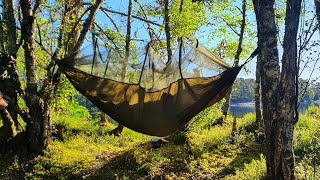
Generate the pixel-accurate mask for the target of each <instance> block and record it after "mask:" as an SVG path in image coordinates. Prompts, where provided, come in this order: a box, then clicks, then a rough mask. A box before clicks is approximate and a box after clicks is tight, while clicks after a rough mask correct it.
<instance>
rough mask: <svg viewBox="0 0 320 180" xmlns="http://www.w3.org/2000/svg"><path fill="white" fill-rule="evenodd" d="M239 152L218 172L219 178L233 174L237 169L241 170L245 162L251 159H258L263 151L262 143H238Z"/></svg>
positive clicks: (247, 162) (249, 161)
mask: <svg viewBox="0 0 320 180" xmlns="http://www.w3.org/2000/svg"><path fill="white" fill-rule="evenodd" d="M238 148H240V149H241V150H240V152H239V153H237V154H236V157H235V158H234V159H233V160H232V162H231V163H230V164H229V165H228V166H226V167H224V168H223V169H222V171H221V172H220V173H219V178H223V177H226V176H228V175H233V174H235V173H236V171H237V170H242V169H244V167H245V164H249V163H251V162H252V161H253V160H259V159H260V156H261V153H263V145H262V144H259V143H257V142H250V143H247V144H240V145H238Z"/></svg>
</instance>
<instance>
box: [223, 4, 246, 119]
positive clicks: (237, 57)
mask: <svg viewBox="0 0 320 180" xmlns="http://www.w3.org/2000/svg"><path fill="white" fill-rule="evenodd" d="M246 10H247V2H246V0H243V1H242V21H241V27H240V36H239V43H238V49H237V52H236V55H235V58H234V59H235V60H234V64H233V65H234V66H239V61H240V55H241V53H242V42H243V36H244V30H245V27H246ZM231 93H232V92H231V91H230V92H228V93H227V94H226V97H225V100H226V102H225V103H224V106H223V109H222V117H221V118H220V119H219V120H218V121H219V122H218V124H223V123H225V122H226V118H227V116H228V113H229V109H230V103H231Z"/></svg>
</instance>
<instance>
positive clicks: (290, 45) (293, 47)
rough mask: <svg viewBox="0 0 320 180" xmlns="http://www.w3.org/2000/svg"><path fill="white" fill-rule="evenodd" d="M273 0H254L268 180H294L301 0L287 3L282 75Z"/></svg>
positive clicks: (291, 0)
mask: <svg viewBox="0 0 320 180" xmlns="http://www.w3.org/2000/svg"><path fill="white" fill-rule="evenodd" d="M274 3H275V1H274V0H253V4H254V10H255V14H256V19H257V28H258V46H259V48H260V57H261V59H260V61H261V63H260V64H261V68H260V73H261V87H262V103H263V119H264V126H265V137H266V160H267V174H268V178H269V179H295V177H294V159H293V157H294V155H293V146H292V139H293V129H294V125H295V123H296V118H295V117H296V116H297V115H296V114H295V105H296V101H297V98H298V97H297V94H296V92H295V85H296V83H297V82H295V81H296V76H297V73H298V72H297V66H296V63H297V43H296V37H297V29H298V26H299V17H300V9H301V0H288V1H286V4H287V7H286V18H285V38H284V53H283V58H282V73H281V74H280V66H279V55H278V49H277V43H278V42H277V33H278V32H277V27H276V23H275V11H274Z"/></svg>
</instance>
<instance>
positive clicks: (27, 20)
mask: <svg viewBox="0 0 320 180" xmlns="http://www.w3.org/2000/svg"><path fill="white" fill-rule="evenodd" d="M31 6H32V2H31V1H29V0H21V1H20V7H21V11H22V18H23V19H22V24H21V38H23V40H24V44H23V48H24V56H25V66H26V75H27V87H26V93H27V95H26V104H27V106H28V108H29V117H30V122H28V124H27V133H28V150H29V151H30V152H32V153H35V154H39V153H41V152H42V150H44V149H45V148H46V146H47V145H48V144H47V142H48V138H49V135H48V134H46V133H48V132H49V129H48V127H49V125H48V121H49V119H50V117H49V116H48V115H49V114H50V113H49V112H48V110H49V108H45V109H43V107H47V106H48V102H47V99H46V100H45V101H44V100H41V98H40V95H39V93H38V91H37V75H36V57H35V45H34V31H35V27H34V19H35V16H34V12H33V11H32V8H31Z"/></svg>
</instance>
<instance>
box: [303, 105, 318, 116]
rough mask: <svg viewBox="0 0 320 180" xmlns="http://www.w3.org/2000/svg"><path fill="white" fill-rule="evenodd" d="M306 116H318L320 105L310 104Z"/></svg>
mask: <svg viewBox="0 0 320 180" xmlns="http://www.w3.org/2000/svg"><path fill="white" fill-rule="evenodd" d="M305 114H306V115H307V116H311V117H314V118H320V107H319V106H310V107H309V108H308V109H307V110H306V113H305Z"/></svg>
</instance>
